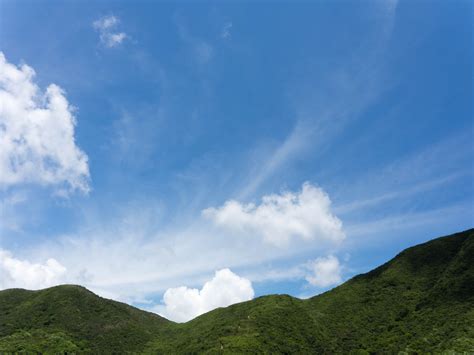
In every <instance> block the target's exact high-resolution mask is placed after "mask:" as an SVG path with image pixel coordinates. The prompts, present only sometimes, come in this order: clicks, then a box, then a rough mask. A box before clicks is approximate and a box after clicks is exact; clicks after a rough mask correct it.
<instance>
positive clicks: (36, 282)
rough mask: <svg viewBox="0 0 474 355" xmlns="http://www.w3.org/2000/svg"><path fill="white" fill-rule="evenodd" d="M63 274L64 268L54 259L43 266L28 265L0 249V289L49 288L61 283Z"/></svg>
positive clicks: (27, 262) (28, 263)
mask: <svg viewBox="0 0 474 355" xmlns="http://www.w3.org/2000/svg"><path fill="white" fill-rule="evenodd" d="M65 274H66V268H65V267H64V266H62V265H61V264H60V263H59V262H58V261H56V260H55V259H48V260H46V263H44V264H38V263H30V262H29V261H27V260H19V259H16V258H15V257H13V255H12V254H11V253H10V252H9V251H7V250H3V249H0V289H6V288H13V287H20V288H26V289H41V288H45V287H50V286H54V285H57V284H59V283H61V281H62V280H63V277H64V276H65Z"/></svg>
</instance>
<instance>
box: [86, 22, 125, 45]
mask: <svg viewBox="0 0 474 355" xmlns="http://www.w3.org/2000/svg"><path fill="white" fill-rule="evenodd" d="M119 23H120V20H119V19H118V18H117V17H115V16H113V15H110V16H104V17H102V18H100V19H98V20H96V21H94V23H93V24H92V26H93V27H94V28H95V30H96V31H98V32H99V36H100V41H101V42H102V44H103V45H105V46H106V47H108V48H112V47H117V46H118V45H120V44H121V43H122V42H123V41H124V40H125V39H126V38H127V34H126V33H125V32H119V31H117V30H116V29H117V26H118V24H119Z"/></svg>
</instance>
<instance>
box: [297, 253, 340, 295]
mask: <svg viewBox="0 0 474 355" xmlns="http://www.w3.org/2000/svg"><path fill="white" fill-rule="evenodd" d="M307 268H308V269H309V270H310V274H309V275H307V276H306V281H308V282H309V283H310V284H311V285H313V286H318V287H328V286H334V285H337V284H340V283H341V282H342V276H341V264H340V263H339V259H338V258H336V257H335V256H334V255H329V256H327V257H321V258H316V259H315V260H312V261H310V262H309V263H308V264H307Z"/></svg>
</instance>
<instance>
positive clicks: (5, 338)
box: [0, 229, 474, 354]
mask: <svg viewBox="0 0 474 355" xmlns="http://www.w3.org/2000/svg"><path fill="white" fill-rule="evenodd" d="M87 350H90V351H94V352H98V351H100V352H104V351H107V352H110V351H115V352H125V351H134V352H144V353H197V352H208V353H220V352H223V353H235V352H239V353H242V352H262V353H331V354H332V353H358V354H366V353H380V352H383V353H397V352H399V351H404V352H408V353H415V352H418V353H426V352H436V353H438V352H449V351H455V352H469V353H471V352H474V230H472V229H471V230H469V231H466V232H463V233H458V234H454V235H452V236H448V237H443V238H438V239H435V240H432V241H430V242H428V243H425V244H421V245H418V246H415V247H412V248H409V249H407V250H405V251H403V252H402V253H400V254H399V255H398V256H397V257H395V258H394V259H392V260H391V261H389V262H388V263H386V264H384V265H382V266H380V267H378V268H377V269H375V270H373V271H371V272H369V273H367V274H363V275H359V276H356V277H354V278H353V279H351V280H349V281H348V282H346V283H344V284H343V285H341V286H339V287H336V288H335V289H333V290H331V291H329V292H326V293H324V294H322V295H318V296H315V297H313V298H311V299H308V300H300V299H297V298H293V297H290V296H287V295H272V296H264V297H259V298H257V299H254V300H252V301H249V302H244V303H239V304H236V305H233V306H230V307H227V308H221V309H216V310H214V311H212V312H209V313H207V314H204V315H202V316H200V317H198V318H196V319H194V320H192V321H190V322H187V323H185V324H176V323H173V322H169V321H167V320H165V319H163V318H161V317H159V316H156V315H153V314H151V313H147V312H143V311H140V310H137V309H135V308H133V307H130V306H127V305H124V304H121V303H118V302H114V301H110V300H106V299H103V298H100V297H98V296H95V295H94V294H92V293H91V292H89V291H87V290H86V289H84V288H82V287H78V286H58V287H53V288H50V289H46V290H42V291H25V290H18V289H13V290H5V291H1V292H0V352H1V351H7V352H18V351H30V352H35V351H36V352H40V351H41V352H57V351H68V352H83V351H87Z"/></svg>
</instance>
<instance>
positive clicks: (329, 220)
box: [202, 183, 344, 246]
mask: <svg viewBox="0 0 474 355" xmlns="http://www.w3.org/2000/svg"><path fill="white" fill-rule="evenodd" d="M202 213H203V215H204V216H205V217H207V218H209V219H211V220H212V221H213V222H214V223H215V224H216V225H217V226H219V227H222V228H225V229H228V230H231V231H234V232H237V233H241V234H246V235H257V236H261V237H262V238H263V239H264V241H265V242H267V243H270V244H274V245H277V246H285V245H287V244H288V242H289V240H290V239H291V238H295V237H298V238H302V239H303V240H313V239H317V240H319V241H331V242H336V243H337V242H340V241H342V240H343V239H344V232H343V230H342V222H341V221H340V220H339V219H338V218H337V217H336V216H335V215H333V214H332V213H331V200H330V199H329V196H328V195H327V194H326V193H325V192H324V191H323V190H322V189H321V188H317V187H315V186H313V185H311V184H310V183H304V184H303V187H302V189H301V191H300V192H298V193H293V192H284V193H282V194H280V195H277V194H272V195H268V196H264V197H263V198H262V202H261V204H260V205H255V204H253V203H249V204H242V203H240V202H238V201H235V200H230V201H227V202H226V203H225V204H224V205H223V206H221V207H218V208H213V207H211V208H208V209H205V210H204V211H203V212H202Z"/></svg>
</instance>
